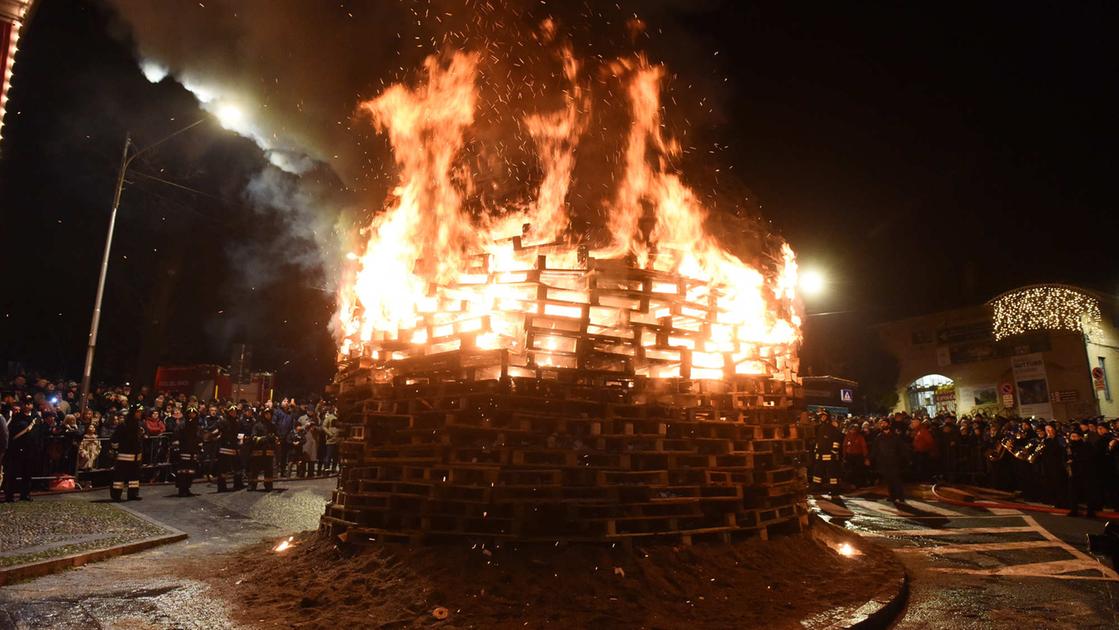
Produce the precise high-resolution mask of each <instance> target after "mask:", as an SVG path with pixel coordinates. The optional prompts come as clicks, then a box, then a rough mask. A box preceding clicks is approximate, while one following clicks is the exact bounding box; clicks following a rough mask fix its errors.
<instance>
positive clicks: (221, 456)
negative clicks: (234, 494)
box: [214, 407, 245, 492]
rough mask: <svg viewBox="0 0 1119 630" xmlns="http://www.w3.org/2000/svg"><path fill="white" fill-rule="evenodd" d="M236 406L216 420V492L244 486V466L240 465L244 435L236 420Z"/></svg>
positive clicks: (238, 488)
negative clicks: (231, 485)
mask: <svg viewBox="0 0 1119 630" xmlns="http://www.w3.org/2000/svg"><path fill="white" fill-rule="evenodd" d="M238 411H239V410H238V409H237V407H230V408H229V409H228V410H227V412H226V414H225V415H224V416H222V417H221V419H220V420H219V421H218V424H217V429H216V434H215V435H214V441H216V442H217V445H218V465H217V477H218V492H228V491H229V490H230V484H233V488H232V489H233V490H240V489H241V488H244V487H245V482H244V470H245V469H244V468H242V466H241V451H240V448H241V442H242V441H243V439H244V436H243V435H242V434H241V433H240V431H241V428H240V426H239V423H238V421H237V413H238Z"/></svg>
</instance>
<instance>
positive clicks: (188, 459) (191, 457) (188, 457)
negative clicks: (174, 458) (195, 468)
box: [179, 455, 194, 461]
mask: <svg viewBox="0 0 1119 630" xmlns="http://www.w3.org/2000/svg"><path fill="white" fill-rule="evenodd" d="M179 459H183V460H186V461H190V460H192V459H194V455H179Z"/></svg>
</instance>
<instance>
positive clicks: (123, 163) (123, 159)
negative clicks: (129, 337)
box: [81, 133, 132, 417]
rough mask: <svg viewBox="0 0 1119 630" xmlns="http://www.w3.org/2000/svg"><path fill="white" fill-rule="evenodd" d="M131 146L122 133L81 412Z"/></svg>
mask: <svg viewBox="0 0 1119 630" xmlns="http://www.w3.org/2000/svg"><path fill="white" fill-rule="evenodd" d="M131 146H132V135H131V134H129V133H125V134H124V150H123V151H121V154H120V170H118V171H117V188H116V190H115V191H114V192H113V210H112V212H111V213H109V233H108V234H107V235H106V236H105V253H104V255H102V256H101V274H100V275H99V276H98V278H97V295H96V297H94V298H93V318H92V319H91V320H90V323H89V345H88V346H87V347H86V351H85V367H84V368H83V369H82V398H81V402H82V405H81V413H82V416H83V417H84V416H85V412H86V411H87V410H88V409H89V382H90V376H91V375H92V373H93V352H94V350H96V348H97V328H98V326H100V325H101V298H102V297H103V296H104V295H105V277H106V276H108V275H109V255H110V253H111V252H112V249H113V230H114V229H115V228H116V224H117V208H118V207H119V206H120V195H121V192H122V191H123V190H124V173H125V171H127V170H128V163H129V162H130V161H131V160H129V159H128V149H129V148H131Z"/></svg>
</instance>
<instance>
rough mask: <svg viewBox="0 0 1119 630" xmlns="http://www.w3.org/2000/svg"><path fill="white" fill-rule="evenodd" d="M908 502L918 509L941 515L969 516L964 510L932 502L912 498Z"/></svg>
mask: <svg viewBox="0 0 1119 630" xmlns="http://www.w3.org/2000/svg"><path fill="white" fill-rule="evenodd" d="M907 503H909V504H910V505H912V506H913V507H915V508H917V509H918V510H921V511H922V512H932V513H933V514H940V515H941V516H967V515H966V514H964V513H963V512H958V511H956V510H949V509H948V508H942V507H939V506H936V505H933V504H931V503H925V502H924V501H917V500H913V499H910V500H908V501H907Z"/></svg>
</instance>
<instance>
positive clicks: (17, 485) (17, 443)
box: [4, 396, 43, 502]
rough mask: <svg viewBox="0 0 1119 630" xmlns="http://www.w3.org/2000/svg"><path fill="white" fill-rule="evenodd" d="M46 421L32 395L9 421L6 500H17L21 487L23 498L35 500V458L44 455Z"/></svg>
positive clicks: (5, 477) (5, 462)
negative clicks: (42, 444)
mask: <svg viewBox="0 0 1119 630" xmlns="http://www.w3.org/2000/svg"><path fill="white" fill-rule="evenodd" d="M42 424H43V422H42V419H41V418H40V417H39V414H38V413H36V411H35V401H34V399H33V398H32V397H31V396H25V397H24V399H23V405H22V406H21V407H20V409H19V410H18V411H16V410H15V409H13V410H12V417H11V419H10V420H9V421H8V450H7V453H5V455H4V500H5V501H9V502H10V501H14V500H15V495H16V490H19V497H20V499H22V500H24V501H30V500H31V475H32V474H33V470H34V468H35V460H36V458H38V457H40V455H41V449H40V439H41V436H42Z"/></svg>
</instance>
